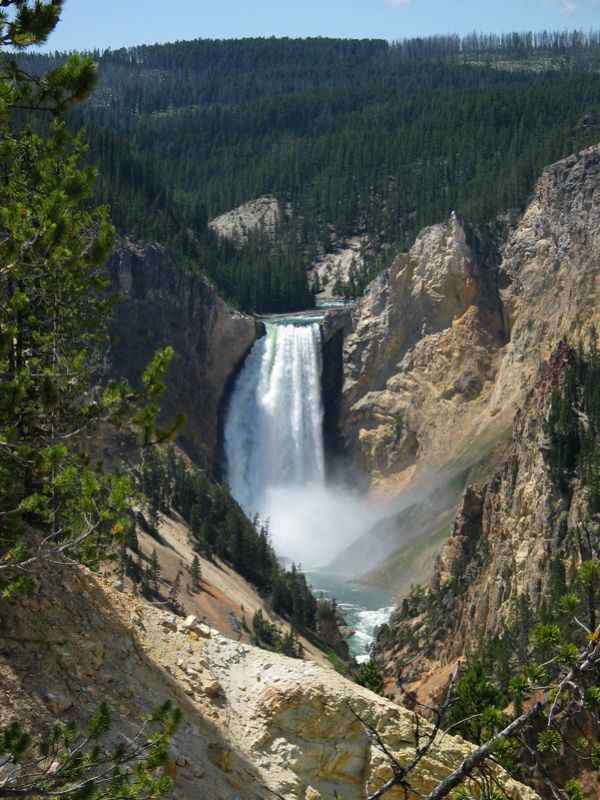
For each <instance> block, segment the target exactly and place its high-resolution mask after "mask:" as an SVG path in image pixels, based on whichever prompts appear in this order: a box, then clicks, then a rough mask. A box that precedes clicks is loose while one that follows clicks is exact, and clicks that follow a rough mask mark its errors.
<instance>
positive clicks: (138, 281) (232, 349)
mask: <svg viewBox="0 0 600 800" xmlns="http://www.w3.org/2000/svg"><path fill="white" fill-rule="evenodd" d="M108 268H109V273H110V277H111V281H112V286H113V289H114V290H115V291H116V292H118V293H120V294H121V295H122V300H121V302H120V303H119V304H118V306H117V307H116V309H115V312H114V315H113V319H112V322H111V332H112V335H113V337H114V343H113V346H112V349H111V352H110V361H111V363H112V366H113V368H114V369H115V370H116V372H117V373H118V374H120V375H122V376H123V377H125V378H126V379H127V380H128V381H130V382H132V383H133V384H134V385H135V384H136V383H138V382H139V380H140V375H141V373H142V371H143V369H144V367H145V366H146V364H147V363H148V362H149V361H150V359H151V358H152V355H153V353H154V352H155V351H156V349H157V348H161V347H166V346H171V347H173V349H174V351H175V356H174V359H173V362H172V365H171V368H170V370H169V373H168V376H167V391H166V394H165V397H164V398H163V403H162V405H163V416H164V417H165V418H166V419H168V418H170V417H171V416H173V415H174V414H176V413H177V412H183V413H185V415H186V417H187V420H188V421H187V425H186V427H185V429H184V430H183V432H182V434H181V436H180V443H181V445H182V446H183V448H184V449H185V450H186V451H187V452H188V454H189V455H190V456H191V457H192V458H194V459H195V460H196V461H197V462H198V463H200V464H201V465H203V466H207V467H211V468H215V467H216V466H217V460H218V436H219V426H220V414H221V411H222V408H221V406H222V403H223V400H224V398H225V396H226V394H227V391H228V388H229V384H230V382H231V381H232V380H233V377H234V376H235V374H236V372H237V370H238V368H239V366H240V364H241V363H242V362H243V360H244V358H245V356H246V354H247V353H248V352H249V350H250V349H251V347H252V345H253V344H254V342H255V340H256V339H257V338H258V337H259V336H260V335H262V332H263V326H262V323H260V322H257V321H256V320H254V319H253V318H252V317H249V316H247V315H246V314H241V313H239V312H238V311H235V310H234V309H233V308H231V307H230V306H229V305H227V303H225V302H224V301H223V300H222V299H221V298H220V297H219V295H218V294H217V292H216V291H215V289H214V288H213V287H212V286H211V284H210V283H209V282H208V281H207V280H206V279H205V278H203V277H201V276H190V275H187V274H186V273H184V272H183V271H182V270H181V269H180V268H179V267H178V266H177V265H176V264H175V263H174V262H173V260H172V259H171V258H170V257H169V256H168V255H167V254H166V253H165V251H164V250H163V249H162V248H160V247H158V246H157V245H148V244H138V243H134V242H131V241H124V242H121V243H120V245H119V247H118V248H117V250H116V251H115V253H114V254H113V256H112V257H111V259H110V261H109V263H108Z"/></svg>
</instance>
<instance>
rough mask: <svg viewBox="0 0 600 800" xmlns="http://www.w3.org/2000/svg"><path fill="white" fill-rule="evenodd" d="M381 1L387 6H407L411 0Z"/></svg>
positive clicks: (380, 0)
mask: <svg viewBox="0 0 600 800" xmlns="http://www.w3.org/2000/svg"><path fill="white" fill-rule="evenodd" d="M379 2H380V3H383V4H384V5H386V6H392V7H394V8H396V7H397V6H407V5H408V4H409V3H410V0H379Z"/></svg>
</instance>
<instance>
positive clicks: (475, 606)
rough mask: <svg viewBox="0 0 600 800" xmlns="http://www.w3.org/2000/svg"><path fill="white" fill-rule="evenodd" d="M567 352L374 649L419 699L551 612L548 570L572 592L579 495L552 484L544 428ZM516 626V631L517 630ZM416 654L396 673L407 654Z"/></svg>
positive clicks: (573, 488) (580, 519)
mask: <svg viewBox="0 0 600 800" xmlns="http://www.w3.org/2000/svg"><path fill="white" fill-rule="evenodd" d="M573 358H574V353H573V351H572V350H571V349H570V348H569V347H568V346H567V345H565V344H559V345H558V346H557V348H556V349H555V351H554V352H553V353H552V356H551V358H550V360H549V362H548V363H547V364H546V365H545V367H544V369H543V372H542V375H541V377H540V379H539V380H538V381H537V382H536V385H535V387H534V388H533V390H532V391H531V392H530V393H529V395H528V397H527V399H526V401H525V404H524V406H523V408H522V409H520V410H519V412H518V413H517V415H516V417H515V425H514V436H513V444H512V447H511V449H510V452H509V455H508V458H507V459H506V460H505V461H504V463H503V464H502V465H501V467H500V468H499V469H498V471H497V472H496V474H495V475H494V477H493V478H492V480H491V481H489V483H487V484H486V485H484V486H477V485H472V486H469V487H467V489H466V491H465V493H464V496H463V499H462V503H461V505H460V507H459V510H458V513H457V515H456V518H455V520H454V524H453V526H452V530H451V534H450V537H449V538H448V540H447V542H446V544H445V546H444V548H443V550H442V551H441V553H440V555H439V557H438V559H437V561H436V564H435V569H434V574H433V578H432V580H431V583H430V585H429V587H428V589H427V593H426V595H424V596H423V595H421V596H420V597H418V598H412V599H409V600H406V601H405V602H404V603H403V606H402V607H401V608H400V609H399V611H397V612H396V613H395V615H394V617H393V618H392V620H391V631H392V634H391V636H390V637H389V638H388V643H387V645H385V644H383V643H381V644H382V650H383V651H386V652H385V659H386V660H387V662H388V665H389V666H390V668H393V667H395V668H396V672H397V671H398V668H399V667H400V669H401V670H402V678H403V680H404V681H407V682H409V683H410V682H411V681H415V682H416V684H415V685H416V686H417V687H419V688H420V689H421V691H423V693H424V694H431V693H432V692H434V691H435V690H436V688H437V687H438V684H439V681H440V676H447V674H448V672H449V671H451V669H453V667H454V665H455V664H456V663H457V661H458V660H460V659H461V658H463V657H464V656H465V654H469V653H471V654H473V653H477V652H478V650H479V648H480V647H481V645H482V643H483V642H485V641H491V640H492V639H493V638H494V637H497V636H500V635H502V634H505V633H506V631H507V630H508V629H510V627H511V625H512V624H513V623H518V619H519V617H518V615H519V614H523V609H527V610H526V613H527V614H531V613H533V614H535V615H536V616H537V613H538V611H539V609H540V607H541V606H542V604H543V603H544V602H546V604H547V605H548V606H552V605H553V604H556V602H557V598H556V597H554V596H553V581H556V576H557V568H558V569H559V570H560V574H564V578H565V580H566V582H567V583H568V584H571V583H572V582H573V580H574V577H575V575H576V571H577V568H578V567H579V565H580V564H581V561H582V560H584V559H586V558H590V557H592V556H594V555H595V554H596V553H595V549H594V546H593V544H591V543H590V540H589V535H588V533H587V532H588V531H589V530H590V528H589V525H588V523H589V511H588V503H587V490H586V489H584V488H582V487H581V485H580V484H579V482H578V481H571V482H570V483H569V484H568V485H567V484H564V483H562V484H561V482H560V481H558V480H557V479H556V478H553V477H552V474H551V471H550V469H549V466H548V439H547V436H546V434H545V432H544V420H545V419H546V417H547V413H548V405H549V400H550V396H551V394H552V391H553V389H557V388H559V387H560V385H561V382H562V380H563V378H564V374H565V368H566V366H567V365H568V364H569V363H570V362H571V361H572V359H573ZM518 624H520V623H518ZM409 652H410V653H412V654H415V653H418V655H417V657H416V658H415V659H414V661H413V662H412V664H411V666H410V668H402V664H403V663H405V662H406V657H407V655H408V653H409Z"/></svg>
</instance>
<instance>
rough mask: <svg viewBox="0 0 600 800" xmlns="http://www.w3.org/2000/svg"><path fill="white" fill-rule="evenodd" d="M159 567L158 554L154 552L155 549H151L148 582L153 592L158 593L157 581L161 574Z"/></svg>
mask: <svg viewBox="0 0 600 800" xmlns="http://www.w3.org/2000/svg"><path fill="white" fill-rule="evenodd" d="M161 571H162V570H161V566H160V562H159V560H158V553H157V552H156V547H154V548H153V549H152V553H151V554H150V563H149V564H148V570H147V573H148V580H149V582H150V584H151V585H152V588H153V589H154V591H155V592H158V589H159V586H158V581H159V579H160V573H161Z"/></svg>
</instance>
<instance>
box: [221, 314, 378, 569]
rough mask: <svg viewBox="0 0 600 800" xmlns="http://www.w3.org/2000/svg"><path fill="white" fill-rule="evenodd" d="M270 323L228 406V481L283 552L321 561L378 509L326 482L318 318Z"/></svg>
mask: <svg viewBox="0 0 600 800" xmlns="http://www.w3.org/2000/svg"><path fill="white" fill-rule="evenodd" d="M266 328H267V332H266V336H264V337H263V338H262V339H259V340H258V341H257V342H256V343H255V344H254V347H253V348H252V350H251V352H250V354H249V355H248V357H247V359H246V361H245V363H244V366H243V367H242V370H241V372H240V374H239V375H238V378H237V380H236V383H235V386H234V389H233V393H232V396H231V399H230V403H229V408H228V410H227V414H226V418H225V429H224V434H225V441H224V444H225V459H226V466H225V469H226V476H227V481H228V483H229V486H230V489H231V492H232V494H233V496H234V497H235V498H236V500H237V501H238V502H239V503H240V505H241V506H242V508H243V509H244V511H245V512H246V514H247V515H248V516H249V517H253V516H254V515H255V514H258V515H259V517H260V518H261V520H262V521H263V522H267V521H268V524H269V531H270V534H271V538H272V541H273V545H274V547H275V550H276V552H277V554H278V555H280V556H282V557H287V558H290V559H292V560H294V561H296V562H297V563H302V564H303V565H304V566H321V565H323V564H329V563H331V561H332V559H334V558H335V556H336V555H337V554H338V553H339V552H340V551H341V550H342V549H343V547H344V546H346V545H348V544H349V543H350V542H352V541H353V540H354V539H356V538H357V537H358V536H359V535H360V534H361V533H363V532H364V531H365V530H366V529H367V528H368V527H369V525H370V524H371V523H372V521H373V510H372V508H371V507H370V506H369V505H368V503H366V502H365V498H364V497H362V496H360V495H357V493H356V492H353V491H349V490H346V489H344V488H341V487H339V486H329V485H327V484H326V482H325V463H324V453H323V404H322V399H321V366H322V365H321V360H322V359H321V331H320V328H319V325H318V323H315V322H314V318H313V319H312V320H311V319H310V318H308V319H307V318H306V317H297V318H296V324H290V318H289V317H287V318H285V320H280V321H279V322H269V323H267V325H266Z"/></svg>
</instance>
